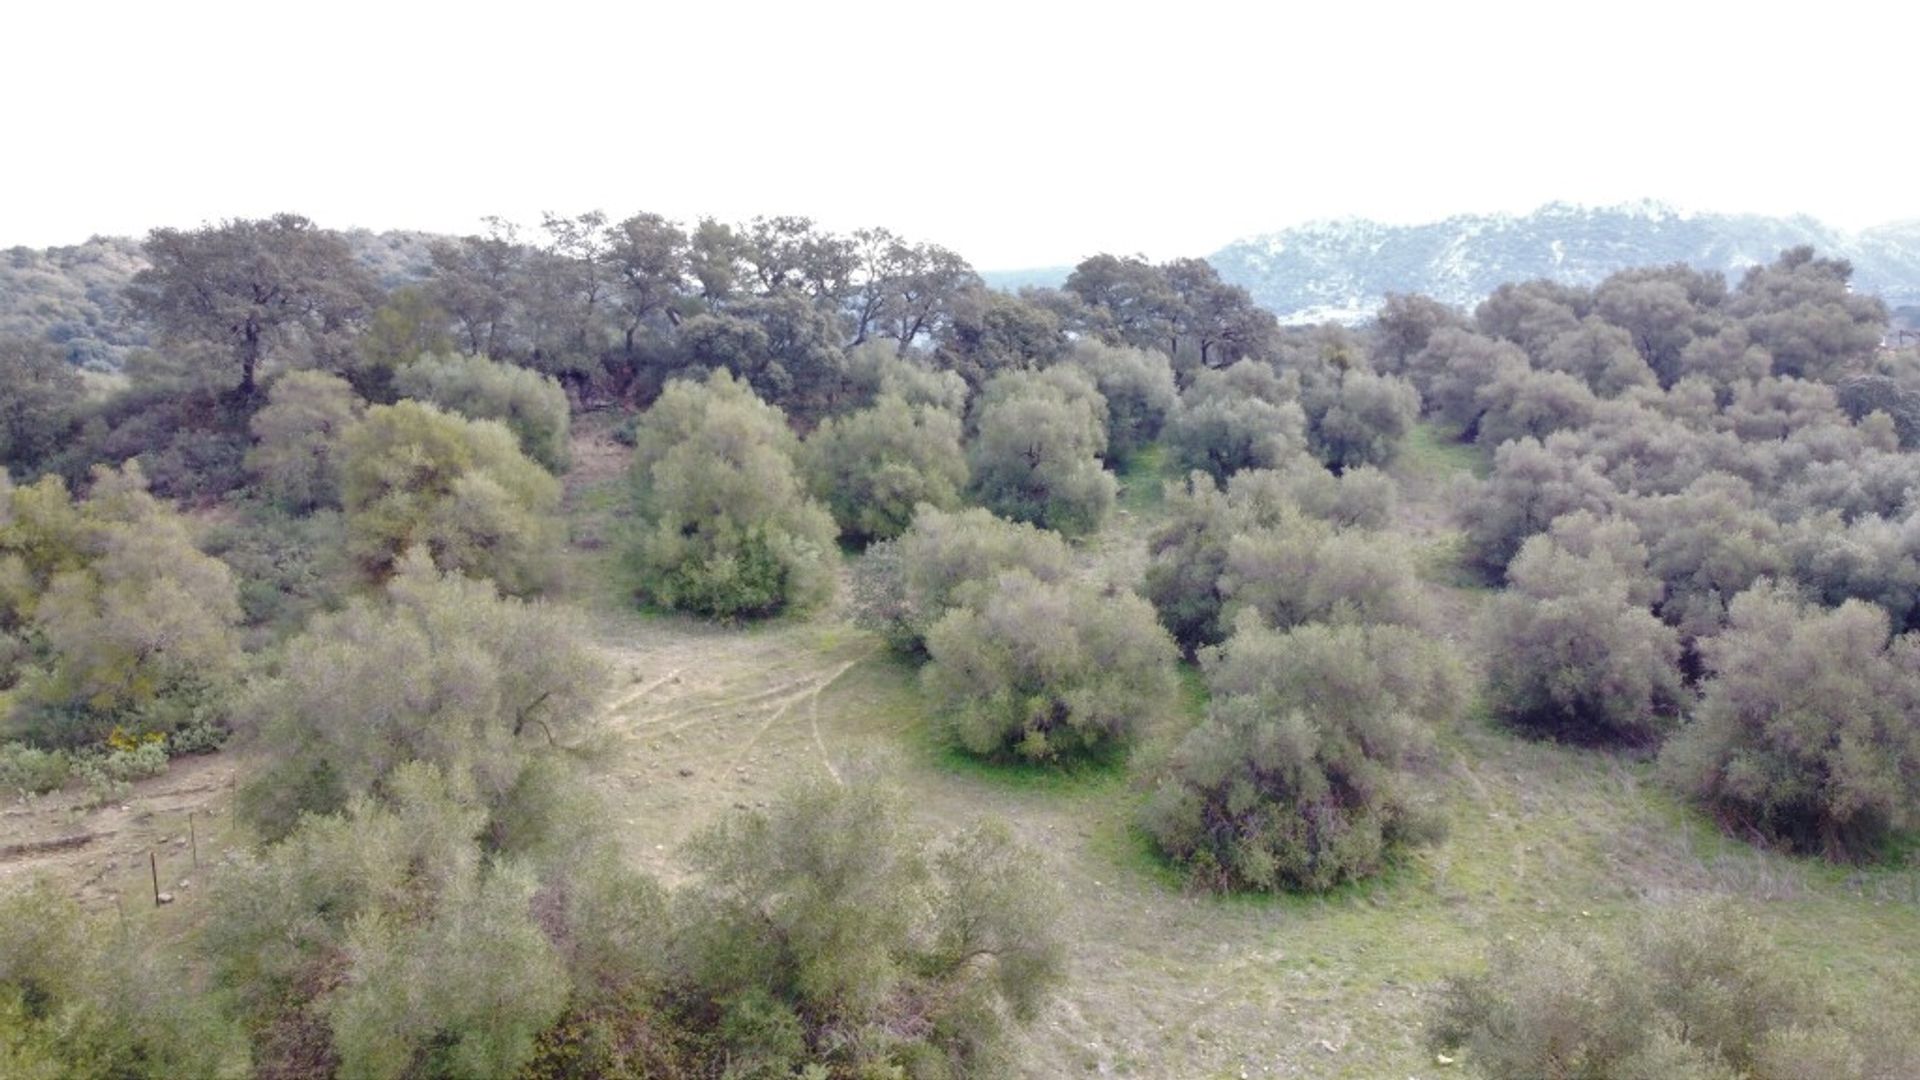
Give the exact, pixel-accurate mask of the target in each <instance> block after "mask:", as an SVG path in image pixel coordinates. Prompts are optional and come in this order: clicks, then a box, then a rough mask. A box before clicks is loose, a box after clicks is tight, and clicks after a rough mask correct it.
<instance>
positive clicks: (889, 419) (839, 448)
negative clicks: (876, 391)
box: [801, 394, 967, 544]
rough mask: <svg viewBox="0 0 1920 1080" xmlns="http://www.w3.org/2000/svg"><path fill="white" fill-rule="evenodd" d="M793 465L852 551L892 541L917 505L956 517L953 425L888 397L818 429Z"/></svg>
mask: <svg viewBox="0 0 1920 1080" xmlns="http://www.w3.org/2000/svg"><path fill="white" fill-rule="evenodd" d="M801 462H802V465H803V467H804V471H805V472H806V475H807V481H808V485H809V487H811V488H812V490H813V494H814V495H815V497H817V498H819V499H820V501H821V502H823V503H825V504H826V506H827V508H828V509H829V510H831V511H832V512H833V518H834V521H835V522H837V523H838V524H839V526H840V532H841V535H843V536H845V537H846V538H847V539H849V540H851V541H853V542H855V543H860V544H865V543H868V542H870V541H874V540H890V539H892V538H894V537H896V536H898V535H900V534H901V533H902V532H904V531H906V528H907V526H908V525H909V524H910V523H911V522H912V521H913V513H914V508H915V507H916V506H919V505H921V504H925V505H928V506H932V507H934V508H936V509H940V510H953V509H956V508H957V507H958V506H959V505H960V496H961V492H962V491H964V490H965V489H966V486H967V462H966V458H965V456H964V455H963V454H962V452H961V449H960V418H959V417H958V416H956V415H954V414H953V413H950V412H947V411H946V410H944V409H940V408H936V407H934V406H931V405H908V404H907V403H906V401H904V400H902V399H901V398H898V397H894V396H892V395H890V394H889V395H886V396H883V397H882V398H880V400H879V401H878V402H876V403H875V404H874V406H873V407H872V408H869V409H864V410H862V411H860V412H855V413H849V414H847V415H845V416H841V417H830V418H828V419H827V420H825V421H823V422H822V423H821V425H820V426H819V427H818V428H816V429H814V432H813V434H812V435H811V436H809V437H808V438H807V441H806V444H805V445H804V447H803V448H802V451H801Z"/></svg>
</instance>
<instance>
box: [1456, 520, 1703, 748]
mask: <svg viewBox="0 0 1920 1080" xmlns="http://www.w3.org/2000/svg"><path fill="white" fill-rule="evenodd" d="M1638 556H1639V561H1640V562H1639V565H1638V566H1632V565H1629V566H1620V565H1617V564H1616V563H1615V562H1614V561H1613V559H1612V558H1611V557H1609V556H1608V555H1607V554H1605V553H1603V552H1599V551H1596V552H1594V553H1593V554H1591V555H1584V556H1583V555H1580V554H1576V553H1574V552H1573V551H1569V550H1568V549H1567V548H1566V547H1563V546H1562V545H1561V544H1560V543H1559V542H1558V541H1556V539H1555V538H1554V537H1551V536H1546V535H1541V536H1535V537H1533V538H1532V539H1530V540H1528V541H1527V542H1526V543H1525V544H1524V545H1522V547H1521V548H1520V554H1519V556H1518V557H1516V558H1515V559H1514V560H1513V564H1512V565H1511V566H1509V567H1508V568H1507V589H1506V591H1505V592H1502V593H1501V594H1500V595H1498V596H1496V597H1494V598H1493V600H1492V601H1491V602H1490V603H1489V604H1488V606H1487V609H1486V614H1485V616H1484V622H1483V625H1482V630H1481V641H1482V652H1483V654H1484V655H1485V656H1486V662H1487V698H1488V701H1489V703H1490V705H1491V707H1492V710H1493V713H1494V715H1495V716H1496V717H1498V718H1500V719H1501V720H1503V721H1505V722H1507V723H1509V724H1512V725H1514V726H1515V727H1518V728H1520V729H1522V730H1525V731H1529V732H1533V733H1536V734H1540V735H1546V736H1549V737H1552V738H1558V739H1565V740H1567V741H1570V742H1585V743H1594V742H1612V743H1629V744H1646V743H1649V742H1651V741H1653V740H1655V739H1657V738H1658V737H1659V736H1660V735H1662V734H1664V733H1665V732H1666V731H1667V730H1668V729H1669V728H1671V727H1672V726H1673V725H1674V723H1675V722H1676V721H1677V719H1678V717H1679V714H1680V710H1681V707H1682V706H1683V705H1684V704H1685V703H1686V700H1687V695H1686V691H1685V688H1684V686H1683V685H1682V682H1681V678H1680V669H1679V660H1680V640H1679V637H1678V635H1677V634H1675V632H1674V631H1673V629H1672V628H1671V627H1669V626H1667V625H1665V624H1664V623H1662V622H1661V621H1660V620H1659V619H1657V618H1655V617H1654V616H1653V614H1652V613H1651V612H1649V611H1648V610H1647V608H1646V606H1645V605H1644V604H1640V603H1635V602H1634V599H1633V597H1632V593H1633V588H1634V579H1633V577H1632V576H1630V575H1633V574H1636V573H1637V574H1639V575H1641V576H1643V577H1644V573H1645V572H1644V565H1645V557H1646V555H1645V549H1644V548H1640V549H1639V551H1638ZM1623 557H1628V558H1631V555H1625V556H1623Z"/></svg>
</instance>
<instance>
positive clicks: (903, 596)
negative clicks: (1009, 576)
mask: <svg viewBox="0 0 1920 1080" xmlns="http://www.w3.org/2000/svg"><path fill="white" fill-rule="evenodd" d="M880 548H884V549H886V550H880ZM1070 557H1071V553H1070V552H1069V551H1068V550H1067V545H1066V542H1065V541H1063V540H1061V539H1060V535H1059V534H1058V533H1054V532H1049V531H1047V530H1045V529H1038V528H1035V527H1034V526H1032V525H1026V524H1022V523H1020V522H1014V521H1007V520H1006V519H1004V518H997V517H995V516H993V514H992V513H990V512H989V511H986V510H982V509H979V508H978V507H976V508H974V509H971V510H962V511H958V512H947V511H942V510H937V509H935V508H933V507H931V506H927V507H922V508H920V509H919V510H918V511H917V512H916V513H915V514H914V518H913V526H912V528H910V529H908V530H907V531H906V533H904V534H903V535H902V536H901V537H900V539H899V540H898V541H896V542H894V543H892V544H887V545H880V546H879V547H878V548H875V549H869V552H868V556H867V558H866V560H864V562H865V563H866V564H867V568H866V569H865V570H863V572H862V574H861V575H860V576H861V577H863V578H866V579H869V581H868V586H867V587H866V588H865V589H864V590H863V591H864V592H865V593H866V594H867V595H866V597H865V600H866V602H865V603H864V604H863V606H862V618H863V619H864V620H865V621H867V622H868V623H869V624H870V625H872V626H874V627H875V628H876V629H878V630H880V631H881V632H882V633H884V634H886V635H887V637H888V639H889V640H890V641H892V642H893V644H894V645H895V646H896V647H897V648H900V649H902V650H904V651H906V652H914V651H917V650H919V649H921V648H923V647H924V643H925V640H926V636H927V631H928V630H930V629H932V628H933V624H934V623H936V622H939V621H940V619H941V618H942V617H943V616H945V615H946V613H947V612H948V610H949V609H952V608H955V607H976V608H977V607H979V606H980V605H981V604H982V603H983V602H984V601H985V599H986V597H987V596H988V595H989V594H990V593H991V592H992V590H993V584H994V582H995V580H997V579H998V578H999V576H1000V574H1001V573H1002V572H1003V571H1007V570H1015V569H1019V570H1025V571H1026V572H1027V573H1029V574H1032V575H1033V576H1034V577H1036V578H1038V579H1040V580H1041V581H1047V582H1055V581H1062V580H1064V579H1065V578H1066V576H1067V569H1068V562H1069V559H1070Z"/></svg>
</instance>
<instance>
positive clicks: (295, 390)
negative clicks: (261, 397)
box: [246, 371, 365, 513]
mask: <svg viewBox="0 0 1920 1080" xmlns="http://www.w3.org/2000/svg"><path fill="white" fill-rule="evenodd" d="M364 404H365V403H364V402H362V401H361V400H360V399H359V398H358V397H357V396H356V395H355V394H354V392H353V387H352V386H350V385H349V384H348V383H347V381H346V380H345V379H342V378H340V377H339V376H337V375H328V374H326V373H325V372H319V371H290V372H288V373H286V374H285V375H282V376H280V377H279V378H277V379H275V380H274V381H273V384H272V385H271V386H270V387H268V388H267V404H266V407H265V408H262V409H261V410H260V411H259V412H257V413H254V414H253V419H252V421H251V422H250V423H249V424H248V428H249V430H250V431H252V433H253V447H252V449H250V450H248V451H247V462H246V464H247V471H248V472H249V473H250V474H252V476H253V478H254V483H255V484H256V485H257V486H258V488H259V490H260V491H261V493H262V494H264V495H266V496H267V497H268V498H270V499H272V500H273V501H274V502H276V503H279V504H280V505H281V506H283V507H285V508H286V509H288V510H291V511H293V512H294V513H306V512H309V511H312V510H317V509H320V508H322V507H337V506H339V505H340V460H339V456H338V451H339V449H340V437H341V434H342V433H343V432H345V431H346V429H347V428H349V427H351V426H353V423H354V421H356V420H358V419H359V418H360V414H361V412H362V409H363V406H364Z"/></svg>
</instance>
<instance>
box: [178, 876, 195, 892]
mask: <svg viewBox="0 0 1920 1080" xmlns="http://www.w3.org/2000/svg"><path fill="white" fill-rule="evenodd" d="M191 888H193V882H192V881H191V880H189V879H187V878H181V879H180V891H181V892H186V891H187V890H188V889H191Z"/></svg>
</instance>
